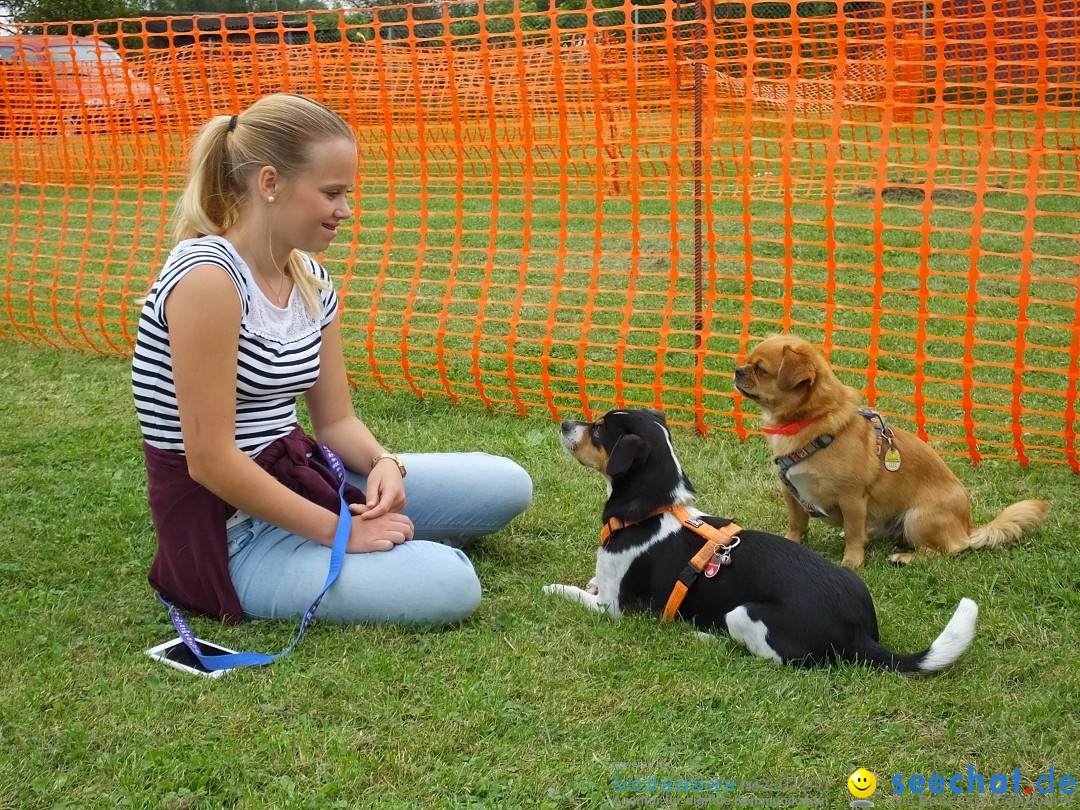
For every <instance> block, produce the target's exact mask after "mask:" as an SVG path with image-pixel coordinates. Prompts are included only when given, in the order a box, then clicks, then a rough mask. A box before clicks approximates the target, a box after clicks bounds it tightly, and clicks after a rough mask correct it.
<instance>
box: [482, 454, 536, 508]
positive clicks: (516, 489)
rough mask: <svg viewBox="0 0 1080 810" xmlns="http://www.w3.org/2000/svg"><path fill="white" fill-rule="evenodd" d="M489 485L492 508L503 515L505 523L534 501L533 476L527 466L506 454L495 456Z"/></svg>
mask: <svg viewBox="0 0 1080 810" xmlns="http://www.w3.org/2000/svg"><path fill="white" fill-rule="evenodd" d="M489 487H490V491H491V493H492V496H493V501H494V503H492V508H493V509H496V508H497V511H498V513H499V514H500V516H502V517H503V525H505V524H506V523H509V522H510V521H511V520H513V519H514V518H515V517H517V516H518V515H520V514H521V513H522V512H524V511H525V510H526V509H528V508H529V504H530V503H532V496H533V482H532V477H531V476H530V475H529V473H528V472H526V471H525V468H524V467H522V466H521V465H520V464H518V463H517V462H516V461H514V460H513V459H509V458H506V457H505V456H493V457H492V468H491V478H490V479H489Z"/></svg>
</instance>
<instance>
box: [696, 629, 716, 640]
mask: <svg viewBox="0 0 1080 810" xmlns="http://www.w3.org/2000/svg"><path fill="white" fill-rule="evenodd" d="M694 635H695V636H696V637H697V640H698V641H716V636H714V635H713V634H712V633H706V632H704V631H703V630H696V631H695V632H694Z"/></svg>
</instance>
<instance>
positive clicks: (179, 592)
mask: <svg viewBox="0 0 1080 810" xmlns="http://www.w3.org/2000/svg"><path fill="white" fill-rule="evenodd" d="M143 452H144V453H145V455H146V475H147V490H148V493H149V501H150V513H151V516H152V517H153V520H154V530H155V532H156V533H157V552H156V553H155V555H154V560H153V562H152V563H151V564H150V573H149V575H148V577H147V578H148V579H149V580H150V584H151V585H152V586H153V588H154V590H156V591H157V592H158V593H160V594H161V595H162V596H163V597H164V598H165V599H167V600H168V601H170V602H173V603H175V604H176V605H177V606H179V607H183V608H186V609H188V610H194V611H197V612H199V613H205V614H207V615H209V616H216V617H218V618H220V619H224V620H225V621H227V622H230V623H236V622H241V621H243V620H244V610H243V608H242V607H241V606H240V598H239V597H238V596H237V595H236V589H235V588H234V587H233V583H232V578H231V577H230V576H229V548H228V540H227V538H226V535H225V521H226V520H228V518H229V516H230V515H232V513H233V512H235V511H236V508H235V507H233V506H230V505H229V504H227V503H225V501H223V500H221V498H219V497H218V496H217V495H215V494H214V493H213V492H211V491H210V490H208V489H206V487H204V486H202V485H201V484H197V483H196V482H195V481H193V480H192V478H191V476H190V475H188V467H187V456H185V455H184V454H183V453H177V452H174V451H172V450H161V449H159V448H156V447H151V446H150V445H149V444H147V443H146V442H143ZM255 462H256V463H257V464H258V465H259V466H260V467H262V468H263V469H264V470H266V471H267V472H269V473H270V474H271V475H272V476H274V478H276V479H277V480H278V481H280V482H281V483H282V484H284V485H285V486H287V487H288V488H289V489H291V490H293V491H294V492H297V493H299V494H300V495H303V496H304V497H305V498H307V499H308V500H309V501H312V502H314V503H317V504H319V505H320V506H323V507H325V508H327V509H329V510H330V511H331V512H333V513H334V514H337V513H338V512H339V511H340V508H339V506H340V502H339V500H338V484H337V478H336V477H335V476H334V473H333V472H332V471H331V470H330V468H329V467H328V466H327V465H326V463H325V462H324V460H323V455H322V450H321V449H320V447H319V445H318V443H317V442H316V441H315V440H314V439H313V438H311V437H310V436H308V435H307V434H306V433H304V431H303V430H302V429H301V428H299V427H297V428H295V429H294V430H293V432H292V433H290V434H289V435H288V436H285V437H284V438H282V439H278V440H277V441H275V442H274V443H273V444H271V445H269V446H268V447H267V448H266V449H265V450H263V451H262V452H261V453H259V455H258V456H256V458H255ZM345 500H346V502H348V503H363V502H364V493H362V492H361V491H360V490H359V489H357V488H356V487H354V486H351V485H349V484H346V485H345Z"/></svg>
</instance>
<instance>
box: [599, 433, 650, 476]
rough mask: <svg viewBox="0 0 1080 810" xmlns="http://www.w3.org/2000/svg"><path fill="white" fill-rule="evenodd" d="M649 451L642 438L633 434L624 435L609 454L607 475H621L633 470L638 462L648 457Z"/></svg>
mask: <svg viewBox="0 0 1080 810" xmlns="http://www.w3.org/2000/svg"><path fill="white" fill-rule="evenodd" d="M648 452H649V449H648V447H646V446H645V442H643V441H642V440H641V437H640V436H636V435H634V434H633V433H624V434H623V435H622V436H620V437H619V440H618V441H617V442H615V446H614V447H612V448H611V452H610V453H608V462H607V470H606V472H607V474H608V475H621V474H622V473H624V472H627V471H628V470H630V469H632V468H633V467H634V466H635V465H636V464H637V463H638V461H643V460H644V459H645V456H646V455H648Z"/></svg>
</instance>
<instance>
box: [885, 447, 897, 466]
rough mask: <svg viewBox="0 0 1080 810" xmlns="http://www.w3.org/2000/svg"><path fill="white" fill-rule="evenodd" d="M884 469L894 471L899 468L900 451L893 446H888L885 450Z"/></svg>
mask: <svg viewBox="0 0 1080 810" xmlns="http://www.w3.org/2000/svg"><path fill="white" fill-rule="evenodd" d="M885 469H886V470H888V471H889V472H896V471H897V470H899V469H900V451H899V450H897V449H896V448H895V447H889V449H888V450H887V451H886V452H885Z"/></svg>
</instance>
